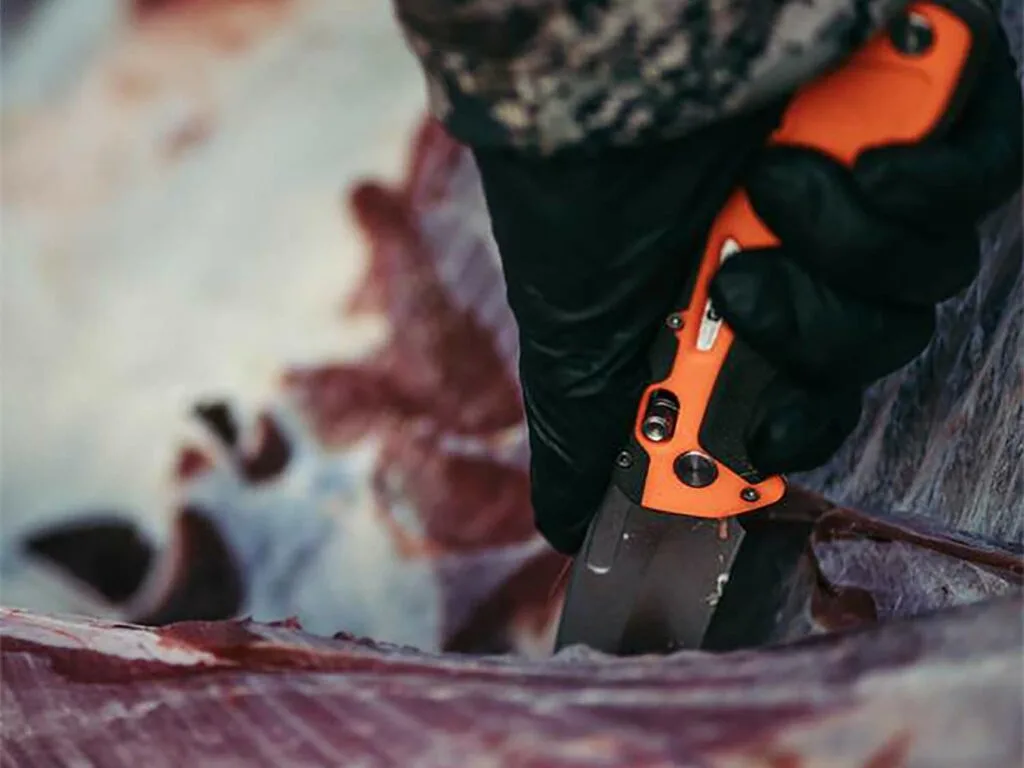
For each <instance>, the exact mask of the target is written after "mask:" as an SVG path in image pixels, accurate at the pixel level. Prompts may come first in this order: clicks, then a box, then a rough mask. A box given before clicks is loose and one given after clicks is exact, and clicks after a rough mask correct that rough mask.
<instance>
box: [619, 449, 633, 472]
mask: <svg viewBox="0 0 1024 768" xmlns="http://www.w3.org/2000/svg"><path fill="white" fill-rule="evenodd" d="M615 463H616V464H617V465H618V466H619V468H620V469H629V468H630V467H632V466H633V454H631V453H630V452H629V451H621V452H620V453H619V455H618V456H616V457H615Z"/></svg>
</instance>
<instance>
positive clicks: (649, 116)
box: [394, 0, 907, 154]
mask: <svg viewBox="0 0 1024 768" xmlns="http://www.w3.org/2000/svg"><path fill="white" fill-rule="evenodd" d="M394 3H395V6H396V10H397V15H398V19H399V21H400V23H401V25H402V29H403V32H404V34H405V36H406V39H407V40H408V42H409V44H410V46H411V48H412V50H413V52H414V53H415V54H416V56H417V57H418V59H419V60H420V63H421V66H422V67H423V70H424V72H425V74H426V78H427V84H428V92H429V104H430V109H431V112H432V113H433V114H434V115H435V116H436V117H437V118H438V119H439V120H441V121H442V122H443V123H444V124H445V125H446V127H447V128H448V130H449V131H450V132H451V133H452V134H453V135H454V136H455V137H456V138H458V139H459V140H461V141H463V142H465V143H467V144H470V145H473V146H478V147H500V146H505V147H514V148H518V149H520V150H525V151H528V152H531V153H539V154H549V153H551V152H554V151H556V150H561V149H565V148H570V147H577V148H579V147H584V148H597V149H600V148H602V147H610V146H624V145H633V144H638V143H644V142H650V141H657V140H660V139H669V138H677V137H679V136H682V135H684V134H686V133H688V132H690V131H692V130H695V129H697V128H700V127H703V126H706V125H708V124H710V123H713V122H715V121H718V120H721V119H723V118H726V117H729V116H732V115H735V114H737V113H740V112H744V111H746V110H748V109H753V108H755V107H758V106H761V105H763V104H765V103H766V102H769V101H771V100H772V99H775V98H778V97H781V96H783V95H784V94H785V93H787V92H789V91H791V90H792V89H794V88H796V87H798V86H799V85H801V84H802V83H803V82H805V81H807V80H809V79H811V78H813V77H814V76H815V75H817V74H818V73H820V72H821V71H823V70H824V69H825V68H827V67H828V66H829V65H831V64H833V63H835V62H836V61H838V60H840V59H841V58H842V57H843V56H845V55H847V54H849V53H850V52H851V51H853V50H855V49H856V48H858V47H859V46H860V45H862V44H863V43H864V42H865V41H866V40H867V39H868V38H869V37H870V36H871V34H872V33H874V32H875V31H876V30H877V29H879V28H880V27H881V26H882V25H884V24H885V22H886V21H888V20H889V19H890V18H892V17H893V16H894V15H895V14H896V13H898V12H900V11H901V10H902V9H903V8H904V7H905V6H906V5H907V0H779V1H778V2H763V1H762V0H737V1H736V2H728V3H722V2H715V1H714V0H574V1H570V2H566V3H551V2H545V1H544V0H394Z"/></svg>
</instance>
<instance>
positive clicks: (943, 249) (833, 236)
mask: <svg viewBox="0 0 1024 768" xmlns="http://www.w3.org/2000/svg"><path fill="white" fill-rule="evenodd" d="M746 186H747V192H748V194H749V196H750V201H751V204H752V205H753V207H754V210H755V211H756V212H757V214H758V216H759V217H760V218H761V219H762V221H764V223H765V224H766V225H767V226H768V227H769V228H770V229H771V230H772V231H773V232H774V233H775V234H776V236H777V237H778V238H779V239H780V240H781V241H782V243H784V244H785V248H786V251H787V253H789V254H790V256H792V257H793V258H794V259H797V260H798V261H799V262H800V263H801V264H802V265H803V266H804V267H805V268H806V269H807V270H808V271H809V272H811V273H813V274H815V275H817V276H820V277H821V278H822V279H823V280H826V281H828V282H830V283H831V284H833V285H835V286H837V287H841V289H842V290H843V292H845V293H848V294H850V295H855V296H859V297H861V298H863V299H866V300H868V301H876V302H885V303H891V304H900V305H907V306H922V307H923V306H928V305H932V304H935V303H937V302H939V301H942V300H944V299H947V298H949V297H951V296H954V295H956V294H957V293H959V292H960V291H962V290H963V289H964V288H965V287H967V286H968V285H969V284H970V283H971V281H972V280H973V279H974V277H975V275H976V274H977V271H978V265H979V263H980V255H979V248H980V246H979V244H978V237H977V234H976V232H975V230H974V227H973V225H971V224H968V225H966V226H964V227H962V228H960V229H956V230H952V231H951V232H949V233H946V234H944V235H943V236H941V237H932V236H930V235H929V234H928V233H927V232H925V231H924V230H921V229H920V228H910V227H905V226H902V225H900V224H899V223H897V222H896V221H894V220H890V219H887V218H883V217H882V216H880V215H878V214H877V213H876V212H875V211H874V210H873V209H872V208H871V206H870V203H869V201H868V200H867V199H866V198H865V196H864V195H863V194H862V192H861V191H860V190H859V189H858V188H857V186H856V185H855V183H854V180H853V177H852V175H851V174H850V172H849V171H848V170H847V169H846V168H844V167H843V166H842V165H840V164H839V163H837V162H835V161H834V160H832V159H831V158H828V157H826V156H825V155H822V154H821V153H818V152H814V151H812V150H807V149H800V148H796V147H775V148H772V149H771V150H767V151H766V152H765V154H764V156H763V158H762V159H761V161H760V162H759V163H758V165H757V167H756V168H755V170H754V171H753V172H752V173H751V175H750V176H749V178H748V179H747V184H746Z"/></svg>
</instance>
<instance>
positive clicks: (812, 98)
mask: <svg viewBox="0 0 1024 768" xmlns="http://www.w3.org/2000/svg"><path fill="white" fill-rule="evenodd" d="M905 13H906V14H907V16H906V17H904V22H905V20H906V19H914V20H915V21H916V22H920V21H921V20H924V21H925V22H926V24H927V26H928V27H930V30H931V35H932V37H931V41H930V46H929V47H927V49H926V50H924V51H917V52H915V53H913V54H908V53H904V52H901V51H900V50H897V48H896V47H895V45H894V44H893V41H892V39H891V38H890V35H888V34H884V35H880V36H879V37H878V38H876V39H875V40H873V41H871V42H870V43H869V44H868V45H867V46H866V47H865V48H864V49H863V50H861V51H859V52H858V53H857V54H855V55H854V56H852V57H851V58H850V59H849V60H848V61H847V62H846V63H845V64H844V65H843V66H842V68H840V69H837V70H836V71H834V72H832V73H830V74H829V75H827V76H825V77H824V78H822V79H820V80H818V81H816V82H814V83H813V84H811V85H809V86H808V87H806V88H805V89H803V90H802V91H800V92H799V93H798V94H797V95H796V96H795V97H794V99H793V101H792V102H791V103H790V105H789V106H788V108H787V110H786V112H785V115H784V116H783V118H782V121H781V123H780V126H779V128H778V129H777V130H776V131H775V133H774V134H773V135H772V137H771V141H772V142H773V143H782V144H787V145H799V146H806V147H811V148H814V149H817V150H820V151H822V152H825V153H827V154H829V155H831V156H832V157H834V158H835V159H837V160H839V161H841V162H843V163H846V164H851V165H852V163H853V161H854V160H855V159H856V157H857V155H858V154H859V153H860V152H861V151H863V150H864V149H867V148H869V147H872V146H878V145H883V144H889V143H896V142H910V141H920V140H924V139H926V138H927V137H929V136H930V135H934V134H935V133H936V132H938V131H939V130H940V127H941V126H942V125H943V123H944V118H948V117H949V115H950V114H951V113H952V112H953V111H954V109H955V107H956V102H957V101H958V99H957V96H958V95H959V94H960V93H961V87H962V86H964V81H965V80H966V79H967V72H968V70H973V69H976V67H974V66H969V64H972V63H973V60H972V53H973V52H974V51H976V50H979V49H980V48H981V46H980V41H978V40H977V39H976V37H977V35H976V33H977V32H978V30H976V29H972V27H971V25H970V24H969V23H968V21H967V20H965V19H966V17H965V16H964V15H963V14H955V13H953V12H951V11H950V10H948V9H947V8H945V7H942V6H940V5H937V4H934V3H914V4H912V5H911V6H910V7H909V8H908V9H907V10H906V12H905ZM904 39H905V38H904ZM976 43H978V45H977V47H976V46H975V44H976ZM975 58H976V57H975ZM730 240H731V241H733V242H732V243H731V244H730V243H729V241H730ZM776 244H778V240H777V239H776V238H775V236H774V235H773V234H772V233H771V232H770V231H769V230H768V229H767V228H766V227H765V226H764V225H763V224H762V223H761V221H760V220H759V219H758V218H757V216H756V214H755V213H754V211H753V209H752V208H751V206H750V203H749V201H748V199H747V196H746V194H745V193H744V192H743V191H742V190H739V191H737V192H735V193H734V194H733V195H732V197H731V198H730V199H729V200H728V202H727V203H726V205H725V207H724V208H723V209H722V211H721V212H720V214H719V215H718V217H717V219H716V220H715V222H714V224H713V226H712V228H711V230H710V235H709V237H708V240H707V248H706V251H705V253H704V257H703V259H702V261H701V264H700V267H699V270H698V273H697V276H696V279H695V281H694V285H693V288H692V292H691V294H690V296H689V303H688V305H687V306H686V308H685V309H683V310H681V311H680V312H678V313H675V314H674V315H673V316H671V317H670V322H669V328H672V330H669V328H666V330H665V331H663V333H667V334H672V335H673V336H674V342H675V353H674V359H673V360H672V363H671V368H670V369H669V371H668V374H667V376H666V377H665V378H663V379H661V380H660V381H657V382H654V383H652V384H651V385H650V386H649V387H648V388H647V390H646V392H645V393H644V396H643V398H642V399H641V404H640V408H639V412H638V414H637V418H636V423H635V429H634V434H633V436H632V439H631V440H630V451H629V452H627V453H625V454H624V455H623V456H620V462H619V468H620V470H619V475H620V476H622V475H623V474H624V473H625V474H632V479H628V480H626V481H625V482H624V483H620V487H623V488H626V487H627V486H632V487H633V491H634V493H633V494H632V495H634V496H635V495H636V491H638V490H639V492H640V493H639V495H640V498H639V499H635V501H638V502H639V503H640V504H642V506H644V507H646V508H648V509H652V510H658V511H663V512H670V513H677V514H685V515H689V516H694V517H702V518H725V517H731V516H733V515H736V514H741V513H743V512H748V511H751V510H754V509H758V508H760V507H764V506H767V505H768V504H772V503H774V502H776V501H778V500H779V499H780V498H781V497H782V495H783V493H784V492H785V487H786V485H785V480H784V479H783V478H782V477H778V476H776V477H767V478H763V477H760V476H758V475H757V473H756V470H754V468H753V467H751V466H749V464H748V463H747V462H746V459H745V458H744V457H745V448H737V445H738V442H737V441H739V442H742V428H743V426H744V425H745V423H746V419H747V417H748V416H749V410H750V408H751V407H752V405H753V403H752V402H751V401H752V400H754V399H756V394H757V392H756V391H755V390H758V389H759V388H760V387H763V386H764V385H765V384H767V383H768V380H769V379H770V368H768V366H767V364H766V363H763V361H762V362H761V363H760V364H758V363H757V362H756V361H757V359H758V358H757V357H756V355H753V353H752V352H751V351H750V350H749V349H744V348H745V345H743V344H741V343H738V342H737V343H734V338H733V334H732V331H731V330H730V329H729V328H728V327H727V326H726V325H725V324H724V323H722V322H720V321H719V322H718V324H717V326H716V324H715V322H714V319H713V312H712V313H711V316H710V317H709V308H710V305H709V304H708V285H709V283H710V281H711V279H712V277H713V276H714V274H715V272H716V270H717V269H718V266H719V264H720V263H721V255H722V254H723V253H728V252H729V248H730V247H732V246H736V247H735V248H734V250H739V249H744V250H745V249H748V248H759V247H766V246H772V245H776ZM685 301H686V300H685V299H684V300H683V302H681V303H685ZM702 339H703V342H702V341H701V340H702ZM702 346H703V347H704V348H701V347H702ZM741 358H742V360H741ZM730 361H731V362H730ZM744 361H746V362H744ZM726 374H727V375H726ZM727 379H730V380H727ZM755 379H757V381H755ZM730 388H731V389H732V391H733V395H735V396H729V395H727V394H723V393H726V392H727V390H729V389H730ZM739 395H743V396H742V397H740V396H739ZM652 397H654V398H655V399H656V400H657V402H655V403H654V411H655V412H654V413H653V416H652V412H651V411H649V408H650V407H651V405H652ZM713 408H714V409H715V410H717V411H718V412H717V413H716V414H712V413H710V411H711V410H712V409H713ZM722 409H725V410H722ZM734 410H735V411H736V412H735V413H733V411H734ZM740 411H745V413H742V414H741V413H739V412H740ZM648 417H650V421H649V423H648V424H647V431H648V435H654V436H655V437H660V440H652V439H650V437H649V436H648V435H645V421H648ZM712 417H714V418H713V419H712ZM711 421H717V422H718V424H719V425H724V424H731V426H729V427H727V428H728V429H731V430H732V431H733V432H734V433H735V434H733V435H732V436H731V437H730V438H728V439H726V440H725V441H724V444H730V445H731V446H732V449H731V454H732V455H729V456H726V455H724V453H729V452H730V451H724V452H723V451H722V450H719V451H717V454H716V452H714V451H713V448H712V446H711V445H709V444H708V443H711V442H714V432H708V427H709V425H710V424H711ZM666 434H667V435H668V437H666ZM638 451H639V453H638ZM684 454H690V455H689V456H688V458H686V459H683V460H681V464H679V465H677V464H676V462H677V459H679V457H680V456H682V455H684ZM705 460H710V461H711V462H712V463H713V468H712V470H711V472H710V473H708V472H707V470H708V469H709V468H708V466H707V464H706V463H705ZM677 466H678V467H679V469H680V472H682V474H677V471H676V467H677ZM701 471H704V474H703V475H701V474H700V472H701ZM683 476H686V477H687V478H688V480H689V482H691V483H692V485H687V484H686V483H684V482H683V481H682V480H681V479H680V478H681V477H683ZM709 477H711V478H712V479H711V481H710V482H708V478H709ZM638 482H640V483H641V484H640V485H639V487H638ZM694 486H700V487H694ZM627 493H628V490H627Z"/></svg>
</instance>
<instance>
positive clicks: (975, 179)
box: [853, 38, 1024, 231]
mask: <svg viewBox="0 0 1024 768" xmlns="http://www.w3.org/2000/svg"><path fill="white" fill-rule="evenodd" d="M1022 144H1024V107H1022V98H1021V87H1020V84H1019V83H1018V82H1017V76H1016V68H1015V66H1014V64H1013V60H1012V58H1011V57H1010V55H1009V52H1008V48H1007V47H1006V43H1005V38H1003V44H1002V45H1001V46H997V47H995V48H994V50H993V56H992V58H990V60H989V62H988V65H987V67H986V69H985V71H983V72H982V74H981V76H980V77H979V78H978V85H977V87H976V89H975V92H974V93H973V94H972V95H971V98H970V100H969V101H968V103H967V106H966V109H965V110H964V113H963V118H962V119H961V120H959V121H958V122H957V123H955V124H954V127H953V128H952V129H951V130H950V131H949V132H948V134H947V135H945V136H943V137H942V139H941V141H938V142H923V143H918V144H910V145H900V146H887V147H880V148H878V149H873V150H869V151H867V152H864V153H863V154H862V155H861V156H860V158H858V160H857V163H856V165H855V166H854V169H853V175H854V178H855V179H856V182H857V184H858V185H859V186H860V188H861V189H862V190H863V191H864V195H865V197H866V199H867V200H868V201H870V203H871V205H872V207H874V208H875V209H876V210H878V211H879V212H881V213H883V214H884V215H886V216H889V217H892V218H895V219H898V220H900V221H903V222H906V223H907V224H909V225H912V226H916V227H920V228H923V229H926V230H931V231H937V230H939V229H941V228H942V227H945V226H948V224H949V223H952V222H958V221H959V222H964V223H966V222H973V223H976V222H978V221H979V220H980V219H981V218H982V217H983V216H985V215H986V214H987V213H989V212H990V211H992V210H993V209H995V208H996V207H998V206H999V205H1000V204H1001V203H1003V202H1004V201H1005V200H1007V199H1008V198H1009V197H1010V195H1012V194H1013V192H1014V191H1015V190H1016V189H1017V188H1019V187H1020V186H1021V180H1022V175H1024V157H1022Z"/></svg>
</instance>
